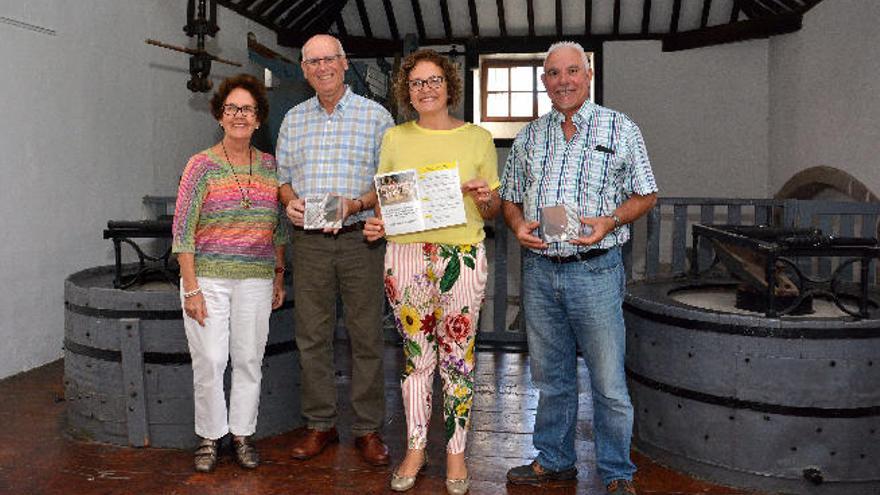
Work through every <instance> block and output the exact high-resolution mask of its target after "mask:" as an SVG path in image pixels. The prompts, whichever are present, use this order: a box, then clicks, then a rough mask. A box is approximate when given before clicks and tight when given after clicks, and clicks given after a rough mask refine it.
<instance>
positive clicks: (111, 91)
mask: <svg viewBox="0 0 880 495" xmlns="http://www.w3.org/2000/svg"><path fill="white" fill-rule="evenodd" d="M185 6H186V2H185V1H183V0H179V1H173V2H172V1H167V0H87V1H86V0H83V1H79V2H75V3H73V4H72V3H71V2H67V1H64V0H27V1H25V0H15V1H12V0H7V1H4V2H3V3H2V8H0V16H3V17H7V18H12V19H16V20H18V21H23V22H27V23H29V24H34V25H38V26H42V27H46V28H49V29H53V30H55V31H56V32H57V35H56V36H49V35H45V34H39V33H36V32H32V31H28V30H25V29H21V28H18V27H14V26H11V25H8V24H3V23H0V74H2V75H3V77H2V78H0V94H2V95H3V96H2V98H0V114H2V118H3V124H2V131H0V149H3V150H4V152H3V153H2V154H0V172H2V176H3V177H4V179H3V185H2V201H0V218H2V220H0V221H2V224H0V231H2V232H3V236H4V238H5V239H6V241H4V242H3V243H2V245H0V287H2V289H0V290H2V297H0V342H2V346H0V378H2V377H5V376H9V375H12V374H15V373H17V372H19V371H22V370H27V369H30V368H33V367H35V366H39V365H41V364H44V363H47V362H49V361H52V360H55V359H57V358H59V357H60V356H61V353H62V347H61V346H62V339H63V329H64V323H63V311H64V304H63V303H64V298H63V292H64V284H63V281H64V279H65V278H66V277H67V276H68V275H69V274H71V273H74V272H76V271H79V270H82V269H84V268H88V267H92V266H96V265H107V264H110V263H112V260H113V256H112V245H111V243H110V242H109V241H105V240H103V239H102V238H101V233H102V230H103V228H104V227H105V226H106V222H107V220H109V219H140V218H144V217H145V212H144V209H143V207H142V205H141V198H142V197H143V196H144V195H146V194H162V195H170V194H174V193H175V190H176V183H177V178H178V176H179V175H180V171H181V169H182V168H183V165H184V164H185V162H186V159H187V158H188V157H189V156H190V155H191V154H193V153H194V152H196V151H198V150H200V149H203V148H206V147H208V146H209V145H211V144H212V143H213V142H214V141H215V139H216V138H217V137H219V134H218V133H217V131H216V129H217V124H216V123H215V121H214V120H213V119H212V118H211V116H210V114H209V113H208V104H207V101H208V98H209V96H208V95H204V94H198V95H195V94H193V93H190V92H189V91H188V90H187V89H186V81H187V80H188V78H189V74H188V67H189V65H188V63H189V62H188V56H187V55H184V54H182V53H176V52H172V51H168V50H164V49H161V48H157V47H153V46H148V45H146V44H145V43H144V40H145V39H146V38H154V39H158V40H161V41H164V42H167V43H171V44H176V45H188V46H195V41H194V40H191V39H190V38H187V37H186V35H185V34H184V33H183V31H182V29H181V28H182V26H183V25H184V24H185V23H186V13H185ZM218 23H219V25H220V28H221V30H220V32H219V33H218V36H217V38H216V39H214V40H212V41H210V42H209V43H208V47H209V50H210V51H211V52H212V53H215V54H217V55H219V56H221V57H223V58H227V59H232V60H236V61H239V62H241V63H244V64H245V68H244V70H246V71H248V72H252V73H254V74H255V75H260V74H262V70H261V69H259V68H258V67H256V66H254V65H249V64H247V42H246V37H245V36H246V33H247V32H248V31H253V32H254V33H256V35H257V38H258V40H260V41H261V42H262V43H264V44H266V45H269V46H273V47H274V46H275V45H274V41H275V35H274V34H271V33H270V32H269V31H268V30H266V29H264V28H262V27H261V26H259V25H256V24H254V23H251V22H249V21H246V20H245V19H244V18H242V17H240V16H238V15H236V14H233V13H232V12H230V11H227V10H225V9H223V8H220V9H219V12H218ZM242 70H243V69H238V68H235V67H231V66H223V65H219V64H216V63H215V64H214V65H213V67H212V74H213V75H214V76H218V78H215V85H216V84H218V83H219V80H222V77H225V76H228V75H231V74H234V73H237V72H241V71H242Z"/></svg>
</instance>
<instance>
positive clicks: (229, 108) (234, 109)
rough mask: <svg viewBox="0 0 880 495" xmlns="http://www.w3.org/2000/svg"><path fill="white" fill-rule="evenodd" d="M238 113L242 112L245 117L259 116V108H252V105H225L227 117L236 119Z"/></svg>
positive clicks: (224, 113) (224, 111) (224, 109)
mask: <svg viewBox="0 0 880 495" xmlns="http://www.w3.org/2000/svg"><path fill="white" fill-rule="evenodd" d="M238 112H241V114H242V115H243V116H245V117H253V116H254V115H256V114H257V107H252V106H250V105H245V106H243V107H240V106H238V105H233V104H232V103H227V104H225V105H223V115H225V116H227V117H235V116H236V115H238Z"/></svg>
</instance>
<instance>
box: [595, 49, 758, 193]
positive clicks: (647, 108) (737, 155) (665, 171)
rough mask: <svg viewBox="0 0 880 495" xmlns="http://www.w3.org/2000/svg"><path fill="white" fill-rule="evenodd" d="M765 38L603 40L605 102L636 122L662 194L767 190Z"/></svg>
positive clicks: (756, 191) (755, 191)
mask: <svg viewBox="0 0 880 495" xmlns="http://www.w3.org/2000/svg"><path fill="white" fill-rule="evenodd" d="M767 45H768V42H767V41H766V40H758V41H748V42H741V43H733V44H729V45H721V46H714V47H708V48H699V49H694V50H686V51H681V52H662V51H661V43H660V42H659V41H638V42H616V43H606V44H605V53H604V79H603V83H604V105H605V106H607V107H610V108H613V109H615V110H619V111H622V112H624V113H626V114H627V115H629V116H630V117H631V118H632V119H633V120H635V121H636V123H638V124H639V127H640V128H641V130H642V134H643V135H644V137H645V142H646V144H647V148H648V155H649V156H650V158H651V164H652V165H653V168H654V173H655V175H656V176H657V184H658V187H659V188H660V192H661V194H662V195H663V196H695V197H744V198H760V197H766V195H767V156H768V142H767V134H768V122H767V112H768V82H767Z"/></svg>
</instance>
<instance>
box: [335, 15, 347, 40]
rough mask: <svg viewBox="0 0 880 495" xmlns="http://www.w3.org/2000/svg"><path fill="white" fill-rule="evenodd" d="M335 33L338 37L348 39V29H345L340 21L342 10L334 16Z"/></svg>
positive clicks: (343, 23) (343, 22)
mask: <svg viewBox="0 0 880 495" xmlns="http://www.w3.org/2000/svg"><path fill="white" fill-rule="evenodd" d="M336 31H337V34H339V37H341V38H346V37H348V29H346V28H345V21H343V20H342V10H340V11H339V13H338V14H336Z"/></svg>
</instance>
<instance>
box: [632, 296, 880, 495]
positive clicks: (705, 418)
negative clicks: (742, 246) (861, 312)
mask: <svg viewBox="0 0 880 495" xmlns="http://www.w3.org/2000/svg"><path fill="white" fill-rule="evenodd" d="M691 283H692V282H686V281H678V282H676V281H659V282H648V283H642V284H635V285H631V286H630V287H629V293H628V294H627V298H626V302H625V304H624V313H625V317H626V323H627V356H626V367H627V375H628V378H629V385H630V393H631V395H632V399H633V405H634V407H635V436H634V444H635V446H636V448H638V449H639V450H641V451H643V452H645V453H646V454H648V455H649V456H650V457H653V458H655V459H656V460H658V461H659V462H661V463H662V464H666V465H668V466H671V467H673V468H676V469H679V470H682V471H685V472H688V473H691V474H694V475H697V476H699V477H702V478H707V479H710V480H713V481H716V482H719V483H722V484H726V485H733V486H741V487H747V488H755V489H759V490H762V491H768V492H785V493H809V494H814V493H815V494H820V493H821V494H831V493H848V494H853V493H865V494H869V493H870V494H876V493H880V320H877V319H872V318H867V319H854V318H852V317H849V316H847V315H844V316H843V317H839V318H821V317H815V316H813V317H781V318H766V317H764V316H763V315H760V314H755V313H752V314H746V313H742V312H740V313H736V312H725V311H719V310H706V309H703V308H700V307H695V306H694V305H689V304H683V303H681V302H680V300H679V299H677V298H676V296H675V294H677V293H678V292H679V291H690V290H701V287H700V286H699V284H698V285H696V286H689V284H691ZM728 288H729V289H730V297H731V298H732V297H733V295H732V294H733V292H734V291H735V284H734V285H731V286H730V287H728ZM704 289H705V290H706V291H709V292H711V291H720V290H724V288H723V287H717V286H710V285H706V286H705V287H704ZM874 296H875V297H876V294H875V295H874Z"/></svg>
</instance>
